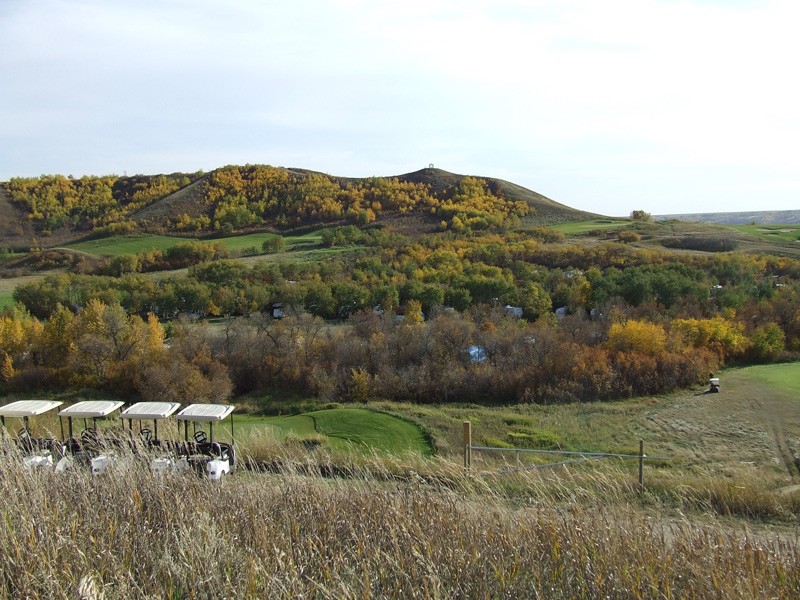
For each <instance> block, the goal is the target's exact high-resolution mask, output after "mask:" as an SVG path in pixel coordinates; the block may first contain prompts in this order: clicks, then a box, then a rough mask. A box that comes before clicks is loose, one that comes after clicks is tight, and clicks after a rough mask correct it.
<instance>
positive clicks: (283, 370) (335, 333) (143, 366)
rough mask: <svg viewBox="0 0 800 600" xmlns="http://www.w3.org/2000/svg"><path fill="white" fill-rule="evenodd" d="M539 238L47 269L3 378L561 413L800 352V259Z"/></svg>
mask: <svg viewBox="0 0 800 600" xmlns="http://www.w3.org/2000/svg"><path fill="white" fill-rule="evenodd" d="M545 237H546V236H545V235H544V233H543V232H538V233H537V234H536V235H525V233H524V232H518V233H513V234H504V235H499V234H496V233H486V234H484V235H480V236H478V235H474V234H473V235H469V236H466V235H460V234H457V233H455V232H449V233H439V234H436V235H431V236H427V237H421V238H418V239H410V238H406V237H404V236H402V235H400V234H398V233H396V232H394V233H392V232H388V231H385V230H382V229H380V228H371V229H369V228H368V229H362V228H357V227H341V228H333V229H329V230H327V231H326V232H325V234H324V235H323V242H324V244H326V245H328V246H331V247H335V246H337V245H353V244H358V245H361V246H362V249H361V250H360V251H357V252H350V253H347V254H346V255H336V256H335V257H333V258H330V259H328V260H324V261H319V262H314V263H302V262H298V261H295V260H289V258H290V257H289V256H288V255H287V256H286V257H284V258H285V260H277V261H263V262H257V263H255V264H253V265H252V266H248V265H247V264H244V263H242V262H237V261H234V260H225V259H223V258H220V256H217V255H214V254H213V253H214V251H215V250H214V247H213V246H207V245H203V244H200V245H193V244H196V243H193V244H187V245H186V247H185V248H179V249H178V250H176V251H174V254H175V256H173V258H174V259H175V260H179V259H180V258H181V257H183V256H195V254H196V253H198V252H199V253H201V254H202V253H208V254H207V257H206V258H207V260H205V261H204V262H200V263H199V264H194V265H192V266H190V267H189V268H188V271H187V272H186V273H185V274H183V275H174V274H173V275H168V276H163V277H160V278H154V277H150V276H147V275H143V274H140V273H135V272H131V271H129V270H126V269H123V268H121V269H120V271H119V272H117V273H114V275H116V276H113V277H112V276H89V275H77V274H68V273H61V274H53V275H49V276H47V277H45V278H43V279H40V280H38V281H32V282H29V283H27V284H24V285H21V286H19V287H18V288H17V290H16V292H15V299H16V301H17V306H16V307H14V308H13V309H8V310H6V311H5V312H4V313H3V314H2V318H1V319H0V361H1V362H0V366H1V367H2V377H0V378H1V379H2V382H3V385H4V386H5V387H6V388H7V389H19V390H22V389H29V388H31V387H35V386H36V385H41V384H42V382H46V383H47V384H48V385H53V386H67V387H87V386H89V387H100V388H103V389H107V390H108V391H110V392H113V393H117V394H121V395H138V396H144V397H154V396H155V395H156V394H157V393H158V391H159V390H167V391H165V392H163V393H164V394H172V395H173V396H172V397H176V398H177V397H179V396H180V394H183V395H184V399H185V398H194V399H204V398H205V399H209V398H221V397H225V396H226V395H228V394H231V393H233V392H239V393H242V392H248V391H252V390H258V389H261V388H263V387H266V386H281V387H285V388H287V389H293V390H297V391H301V392H303V393H313V394H319V395H321V396H324V397H329V398H346V399H353V400H359V399H364V398H367V397H370V396H378V397H388V398H394V399H405V400H415V401H454V400H476V401H477V400H483V401H486V400H490V401H497V402H525V401H536V402H555V401H566V400H573V399H582V400H595V399H606V398H618V397H625V396H629V395H635V394H643V393H647V394H652V393H661V392H666V391H669V390H672V389H676V388H679V387H685V386H689V385H693V384H697V383H699V382H701V381H702V380H703V379H704V378H706V377H707V375H708V373H709V372H711V371H714V370H715V369H717V368H718V367H719V366H721V365H729V364H745V363H749V362H766V361H774V360H780V359H783V358H787V357H791V356H793V355H794V354H793V353H797V352H800V304H798V294H800V263H799V262H798V261H796V260H791V259H785V258H775V257H766V256H755V255H744V254H712V255H699V254H698V255H680V256H678V255H674V254H670V253H667V252H665V251H653V250H642V249H637V248H634V247H631V246H629V245H625V244H620V243H616V242H605V243H600V244H595V245H586V244H585V245H573V244H567V243H564V242H563V241H556V243H549V242H543V241H541V240H542V239H544V238H545ZM276 303H280V305H281V312H282V313H283V314H284V315H286V316H285V318H283V319H275V318H272V317H271V316H270V308H271V307H273V306H274V305H275V304H276ZM556 309H558V315H556ZM518 310H519V312H521V314H522V318H518V317H519V312H517V311H518ZM213 316H218V317H223V318H221V319H220V322H218V323H216V324H214V325H208V324H205V323H204V320H205V319H206V318H208V317H213ZM166 338H168V341H166V342H165V339H166Z"/></svg>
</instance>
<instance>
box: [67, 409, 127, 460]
mask: <svg viewBox="0 0 800 600" xmlns="http://www.w3.org/2000/svg"><path fill="white" fill-rule="evenodd" d="M123 404H124V403H123V402H121V401H118V400H86V401H84V402H78V403H76V404H73V405H72V406H68V407H67V408H64V409H62V410H61V411H60V412H59V413H58V416H59V421H60V422H61V437H62V439H64V440H65V442H64V449H65V451H66V456H67V459H68V463H67V464H65V468H66V466H68V465H69V464H71V462H72V460H77V461H78V462H81V463H83V464H87V465H89V464H91V465H92V472H93V473H96V472H97V473H99V472H101V471H102V470H104V469H105V467H106V466H107V464H108V457H107V456H106V453H105V452H104V451H105V450H106V448H107V444H105V443H104V442H105V441H106V440H104V439H103V438H102V437H101V436H100V434H99V433H98V431H97V420H98V419H105V418H108V417H109V416H110V415H111V414H113V413H114V412H115V411H117V410H118V409H119V408H120V407H121V406H122V405H123ZM64 417H66V418H67V423H68V437H65V436H64ZM73 419H83V430H82V431H81V434H80V437H79V438H76V437H75V436H74V435H73ZM89 419H91V420H92V426H91V427H89ZM100 457H103V459H102V460H100V461H99V462H98V469H99V470H98V471H95V468H94V467H95V464H94V463H95V459H97V458H100Z"/></svg>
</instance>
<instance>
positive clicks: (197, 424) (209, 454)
mask: <svg viewBox="0 0 800 600" xmlns="http://www.w3.org/2000/svg"><path fill="white" fill-rule="evenodd" d="M234 408H235V407H234V406H231V405H230V404H190V405H189V406H187V407H186V408H184V409H183V410H182V411H181V412H179V413H178V414H177V415H176V418H177V419H178V422H179V426H180V422H181V421H183V438H184V442H183V443H182V444H179V445H178V446H177V448H176V449H177V454H178V460H179V461H180V462H181V463H183V462H184V461H185V463H186V465H187V466H188V467H189V468H194V469H195V470H197V471H199V472H200V473H204V474H205V475H207V476H208V478H209V479H211V480H213V481H217V480H219V479H221V478H222V476H223V475H230V474H231V473H233V472H234V471H235V470H236V448H235V447H234V443H233V410H234ZM228 416H230V421H231V441H230V443H228V442H218V441H214V423H218V422H221V421H223V420H224V419H225V418H226V417H228ZM189 423H191V424H192V439H191V440H190V439H189ZM203 423H208V433H206V431H205V430H204V429H202V424H203Z"/></svg>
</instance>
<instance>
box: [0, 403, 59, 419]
mask: <svg viewBox="0 0 800 600" xmlns="http://www.w3.org/2000/svg"><path fill="white" fill-rule="evenodd" d="M62 404H63V402H59V401H58V400H17V401H16V402H11V403H10V404H6V405H5V406H0V417H3V418H5V417H17V418H26V417H35V416H37V415H41V414H44V413H46V412H48V411H50V410H53V409H54V408H56V407H57V406H61V405H62Z"/></svg>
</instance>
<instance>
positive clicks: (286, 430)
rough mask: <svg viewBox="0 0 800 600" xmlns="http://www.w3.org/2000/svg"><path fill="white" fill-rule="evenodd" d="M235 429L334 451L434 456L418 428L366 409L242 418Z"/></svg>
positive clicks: (246, 434) (245, 434) (409, 423)
mask: <svg viewBox="0 0 800 600" xmlns="http://www.w3.org/2000/svg"><path fill="white" fill-rule="evenodd" d="M234 427H235V429H236V430H238V431H240V432H242V433H243V434H244V437H245V438H246V437H249V436H253V435H256V434H258V433H259V432H260V431H261V432H263V431H268V432H269V435H271V436H272V437H273V438H274V439H275V441H277V442H286V441H287V440H296V441H303V440H314V441H319V442H321V443H322V444H324V445H326V446H328V447H329V448H330V449H332V450H345V451H349V450H357V451H367V452H386V453H390V454H395V455H402V454H405V453H408V452H411V453H415V454H420V455H423V456H429V455H430V454H431V446H430V444H429V443H428V441H427V440H426V439H425V437H424V435H423V434H422V431H421V430H420V428H419V427H418V426H417V425H415V424H413V423H412V422H410V421H406V420H404V419H399V418H397V417H394V416H392V415H389V414H386V413H383V412H377V411H374V410H367V409H362V408H334V409H325V410H317V411H312V412H308V413H304V414H300V415H291V416H276V417H255V416H239V417H236V421H235V425H234ZM259 430H260V431H259ZM237 435H238V434H237Z"/></svg>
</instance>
